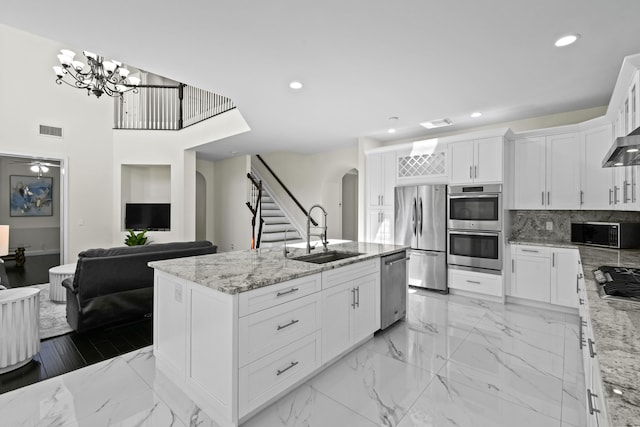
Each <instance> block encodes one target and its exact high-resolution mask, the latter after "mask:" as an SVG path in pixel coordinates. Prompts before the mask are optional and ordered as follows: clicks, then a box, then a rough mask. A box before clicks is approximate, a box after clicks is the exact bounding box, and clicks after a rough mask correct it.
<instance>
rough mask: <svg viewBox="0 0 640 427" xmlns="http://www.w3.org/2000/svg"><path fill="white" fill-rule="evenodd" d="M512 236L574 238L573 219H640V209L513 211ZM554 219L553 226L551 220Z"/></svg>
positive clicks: (516, 238) (607, 220)
mask: <svg viewBox="0 0 640 427" xmlns="http://www.w3.org/2000/svg"><path fill="white" fill-rule="evenodd" d="M509 215H510V218H511V233H510V236H509V239H511V240H527V241H534V242H535V241H538V242H547V241H551V242H570V241H571V223H572V222H587V221H602V222H640V212H638V211H537V210H536V211H509ZM548 222H551V223H552V226H551V228H552V229H551V230H547V223H548Z"/></svg>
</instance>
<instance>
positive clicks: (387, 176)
mask: <svg viewBox="0 0 640 427" xmlns="http://www.w3.org/2000/svg"><path fill="white" fill-rule="evenodd" d="M381 157H382V158H381V159H380V161H381V163H382V175H381V176H380V179H381V181H382V182H381V192H380V199H381V205H382V206H385V207H387V208H389V207H390V208H391V209H393V190H394V188H395V186H396V174H397V172H396V153H395V151H392V152H390V153H383V154H382V155H381Z"/></svg>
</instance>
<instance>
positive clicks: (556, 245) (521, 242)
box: [507, 239, 578, 249]
mask: <svg viewBox="0 0 640 427" xmlns="http://www.w3.org/2000/svg"><path fill="white" fill-rule="evenodd" d="M507 243H508V244H510V245H531V246H546V247H553V248H569V249H578V245H577V244H575V243H571V242H560V241H553V240H542V241H540V240H521V239H512V240H508V241H507Z"/></svg>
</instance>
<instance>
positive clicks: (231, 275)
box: [149, 242, 408, 294]
mask: <svg viewBox="0 0 640 427" xmlns="http://www.w3.org/2000/svg"><path fill="white" fill-rule="evenodd" d="M329 249H330V250H336V251H339V252H359V253H361V254H362V255H359V256H357V257H353V258H347V259H342V260H338V261H333V262H328V263H326V264H313V263H310V262H304V261H296V260H293V259H291V258H293V257H297V256H300V255H305V254H306V249H302V248H293V247H289V258H285V257H284V256H283V254H282V247H281V246H280V247H274V248H261V249H257V250H254V251H251V250H247V251H238V252H222V253H218V254H212V255H200V256H194V257H188V258H178V259H169V260H163V261H153V262H150V263H149V266H150V267H153V268H155V269H156V270H159V271H163V272H165V273H168V274H172V275H174V276H176V277H179V278H181V279H186V280H189V281H191V282H195V283H198V284H200V285H202V286H206V287H208V288H211V289H215V290H217V291H220V292H224V293H227V294H237V293H240V292H246V291H250V290H252V289H257V288H261V287H263V286H269V285H273V284H275V283H281V282H284V281H287V280H292V279H296V278H298V277H303V276H308V275H311V274H315V273H319V272H321V271H325V270H330V269H333V268H338V267H342V266H344V265H348V264H354V263H356V262H361V261H365V260H368V259H373V258H378V257H380V256H382V255H389V254H392V253H395V252H400V251H403V250H405V249H408V247H407V246H400V245H385V244H377V243H364V242H348V243H339V244H332V245H329ZM320 251H322V246H321V245H320V246H319V247H317V248H316V249H315V250H314V251H312V253H317V252H320Z"/></svg>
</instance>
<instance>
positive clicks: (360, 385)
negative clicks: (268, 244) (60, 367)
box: [0, 291, 585, 427]
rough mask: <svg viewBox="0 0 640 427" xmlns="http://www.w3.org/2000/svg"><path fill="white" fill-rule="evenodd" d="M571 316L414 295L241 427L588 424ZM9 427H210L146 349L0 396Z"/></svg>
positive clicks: (4, 420)
mask: <svg viewBox="0 0 640 427" xmlns="http://www.w3.org/2000/svg"><path fill="white" fill-rule="evenodd" d="M581 369H582V359H581V356H580V350H579V347H578V318H577V316H574V315H570V314H563V313H557V312H552V311H545V310H537V309H532V308H527V307H523V306H517V305H509V304H508V305H505V306H502V305H499V304H493V303H488V302H486V301H481V300H475V299H468V298H463V297H458V296H452V295H447V296H442V295H440V294H433V293H429V292H423V291H418V292H416V293H413V294H411V295H410V298H409V310H408V318H407V320H406V321H404V322H400V323H398V324H396V325H395V326H393V327H392V328H390V329H388V330H386V331H384V332H383V333H380V334H378V335H376V336H375V337H374V338H373V339H372V340H370V341H368V342H367V343H365V344H364V345H362V346H361V347H359V348H357V349H355V350H354V351H352V352H350V353H349V354H347V355H346V356H344V357H343V358H342V359H340V360H338V361H337V362H336V363H335V364H333V365H332V366H331V367H329V368H328V369H326V370H325V371H323V372H321V373H320V374H318V375H317V376H315V377H313V378H311V379H310V380H309V381H307V382H306V383H305V384H303V385H302V386H300V387H298V388H297V389H296V390H294V391H292V392H291V393H289V394H288V395H286V396H284V397H283V398H281V399H280V400H278V401H277V402H275V403H274V404H272V405H271V406H268V407H267V408H265V409H263V410H262V411H261V412H259V413H258V414H256V415H255V416H254V417H253V418H251V419H250V420H248V421H247V422H246V423H245V424H244V425H243V427H245V426H246V427H270V426H315V427H324V426H327V427H334V426H341V427H342V426H345V427H346V426H348V427H351V426H376V425H378V426H399V427H408V426H429V427H436V426H456V427H462V426H473V427H482V426H491V427H495V426H512V425H515V424H517V425H518V426H519V427H525V426H536V427H538V426H545V427H546V426H558V427H571V426H583V425H584V424H585V417H584V413H585V399H584V393H583V390H584V380H583V377H582V375H581ZM0 420H2V421H1V422H0V424H2V425H7V426H12V427H13V426H25V427H26V426H59V427H66V426H91V427H94V426H180V427H183V426H185V427H186V426H212V427H215V426H216V424H215V423H214V422H213V421H211V419H210V418H209V417H208V416H207V415H206V414H205V413H204V412H202V411H200V410H199V408H198V407H197V406H196V405H195V404H194V403H193V402H192V401H191V400H190V399H189V398H187V397H186V396H185V395H184V393H183V392H182V391H181V390H180V389H179V388H178V387H176V386H174V385H173V383H172V382H170V381H169V380H168V379H167V378H166V377H165V376H164V375H163V374H162V373H161V372H157V371H156V369H155V364H154V358H153V352H152V349H151V347H145V348H143V349H141V350H136V351H134V352H131V353H127V354H124V355H122V356H118V357H115V358H113V359H110V360H106V361H104V362H100V363H98V364H95V365H91V366H88V367H86V368H83V369H80V370H77V371H74V372H70V373H67V374H64V375H61V376H58V377H55V378H51V379H49V380H46V381H42V382H40V383H37V384H33V385H30V386H27V387H23V388H20V389H18V390H14V391H11V392H8V393H4V394H2V395H0Z"/></svg>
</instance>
